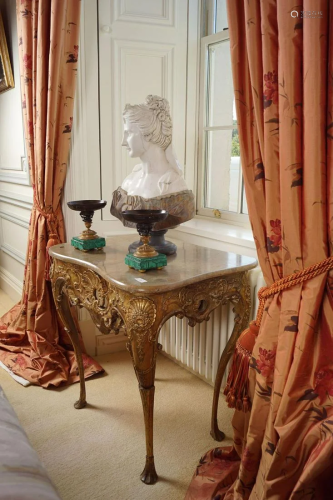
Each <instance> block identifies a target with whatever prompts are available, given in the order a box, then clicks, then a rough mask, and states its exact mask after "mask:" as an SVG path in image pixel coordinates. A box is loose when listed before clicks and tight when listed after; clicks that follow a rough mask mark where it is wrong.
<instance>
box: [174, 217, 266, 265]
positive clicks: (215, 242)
mask: <svg viewBox="0 0 333 500" xmlns="http://www.w3.org/2000/svg"><path fill="white" fill-rule="evenodd" d="M168 235H169V236H170V237H171V236H174V237H175V238H178V239H181V240H183V241H188V242H190V243H197V244H199V245H203V246H209V247H212V248H217V249H223V250H224V249H225V250H226V251H231V252H232V251H233V252H235V253H240V254H241V255H248V256H254V257H257V252H256V246H255V243H254V239H253V234H252V230H251V228H247V227H240V226H236V225H232V224H228V223H224V222H221V221H215V220H210V219H208V218H204V217H202V218H201V217H199V216H196V217H195V218H194V219H192V220H190V221H187V222H184V224H181V225H180V226H178V227H177V228H175V229H172V230H169V231H168Z"/></svg>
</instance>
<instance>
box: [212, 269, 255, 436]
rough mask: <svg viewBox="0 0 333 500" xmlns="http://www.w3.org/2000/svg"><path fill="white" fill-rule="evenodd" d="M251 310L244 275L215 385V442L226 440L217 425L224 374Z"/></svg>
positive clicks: (213, 422) (249, 295) (247, 283)
mask: <svg viewBox="0 0 333 500" xmlns="http://www.w3.org/2000/svg"><path fill="white" fill-rule="evenodd" d="M250 309H251V293H250V285H249V279H248V274H247V273H243V276H242V286H241V288H240V290H239V292H238V302H237V303H236V304H235V307H234V312H235V325H234V328H233V331H232V334H231V337H230V339H229V340H228V343H227V345H226V346H225V348H224V350H223V353H222V356H221V358H220V361H219V366H218V369H217V374H216V379H215V385H214V396H213V405H212V418H211V431H210V434H211V436H212V437H213V439H215V441H223V439H224V438H225V434H224V432H222V431H220V429H219V427H218V423H217V410H218V404H219V397H220V390H221V384H222V379H223V376H224V372H225V370H226V368H227V365H228V362H229V360H230V358H231V356H232V355H233V353H234V351H235V347H236V342H237V340H238V338H239V336H240V334H241V333H242V331H243V330H244V329H245V328H246V327H247V326H248V323H249V317H250Z"/></svg>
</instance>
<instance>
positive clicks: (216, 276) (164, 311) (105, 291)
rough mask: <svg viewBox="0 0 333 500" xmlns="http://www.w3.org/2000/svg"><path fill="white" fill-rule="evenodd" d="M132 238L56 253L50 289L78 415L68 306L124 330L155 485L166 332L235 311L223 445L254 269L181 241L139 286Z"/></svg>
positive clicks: (148, 471) (240, 259) (147, 475)
mask: <svg viewBox="0 0 333 500" xmlns="http://www.w3.org/2000/svg"><path fill="white" fill-rule="evenodd" d="M130 241H131V236H126V237H121V238H119V236H117V237H112V238H110V239H108V244H107V246H106V247H105V253H103V254H98V253H97V254H96V253H95V254H92V253H85V254H81V255H80V257H78V256H77V252H76V250H75V249H73V247H71V246H70V245H69V244H63V245H56V246H54V247H51V249H50V255H51V257H52V259H53V264H52V271H51V279H52V289H53V295H54V299H55V303H56V306H57V310H58V313H59V315H60V318H61V320H62V322H63V324H64V326H65V328H66V330H67V331H68V334H69V336H70V338H71V341H72V343H73V346H74V350H75V354H76V358H77V362H78V368H79V374H80V398H79V400H78V401H77V402H76V403H75V407H76V408H83V407H84V406H85V405H86V391H85V381H84V370H83V363H82V353H81V347H80V340H79V335H80V334H79V332H78V330H77V327H76V323H75V322H74V320H73V318H72V316H71V311H70V305H78V306H79V307H85V308H86V309H87V310H89V312H90V315H91V317H92V319H93V321H94V322H95V324H96V326H97V327H98V328H99V330H100V331H101V332H102V333H105V334H108V333H111V332H113V333H116V332H119V331H123V332H124V333H125V334H126V335H127V338H128V341H127V349H128V351H129V353H130V355H131V358H132V362H133V366H134V370H135V374H136V376H137V379H138V382H139V390H140V395H141V400H142V406H143V413H144V421H145V434H146V463H145V467H144V470H143V472H142V474H141V480H142V481H143V482H145V483H146V484H154V483H155V482H156V481H157V473H156V470H155V464H154V453H153V411H154V393H155V386H154V381H155V367H156V355H157V351H158V349H159V344H158V335H159V332H160V329H161V326H162V325H163V324H164V323H165V322H166V321H167V320H168V319H169V318H170V317H171V316H177V317H179V318H183V317H186V318H188V321H189V324H190V325H191V326H194V325H195V324H196V323H197V322H199V323H200V322H202V321H207V320H208V319H209V315H210V314H211V312H212V311H213V310H214V309H215V308H216V307H218V306H219V305H221V304H226V303H228V302H231V303H232V304H233V305H234V311H235V325H234V329H233V332H232V335H231V337H230V339H229V341H228V343H227V345H226V347H225V349H224V351H223V354H222V356H221V359H220V362H219V367H218V372H217V376H216V381H215V387H214V399H213V406H212V420H211V435H212V436H213V437H214V439H216V440H219V441H220V440H222V439H223V438H224V434H223V432H222V431H220V430H219V428H218V424H217V409H218V400H219V394H220V388H221V382H222V378H223V375H224V371H225V369H226V366H227V364H228V361H229V359H230V357H231V355H232V353H233V351H234V347H235V344H236V341H237V339H238V337H239V335H240V333H241V331H242V330H243V329H244V328H245V327H246V326H247V324H248V320H249V315H250V306H251V296H250V287H249V282H248V276H247V271H248V270H249V269H251V268H253V267H255V266H256V264H257V262H256V260H255V259H252V258H250V257H244V256H239V255H236V254H231V253H228V252H221V251H218V250H213V249H208V248H203V247H199V246H196V245H191V244H188V243H184V242H177V245H178V254H177V256H175V257H173V261H172V265H168V266H167V267H166V268H163V270H161V271H156V270H153V271H151V272H149V273H147V274H146V275H145V278H146V279H145V280H143V281H144V282H143V283H138V282H137V280H136V276H137V275H136V273H133V272H132V271H129V270H128V268H127V266H126V265H125V264H124V261H123V255H124V252H125V251H126V248H127V246H128V243H129V242H130Z"/></svg>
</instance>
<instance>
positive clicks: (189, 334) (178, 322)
mask: <svg viewBox="0 0 333 500" xmlns="http://www.w3.org/2000/svg"><path fill="white" fill-rule="evenodd" d="M249 280H250V287H251V300H252V307H251V318H250V319H253V318H254V316H255V314H256V311H257V307H258V298H257V293H258V290H259V288H261V287H262V286H265V282H264V279H263V275H262V272H261V270H260V268H259V267H257V268H255V269H252V270H251V271H249ZM232 307H233V306H232V304H228V305H224V306H220V307H218V308H216V309H215V310H214V311H213V313H212V314H211V317H210V320H209V321H204V322H203V323H201V324H197V325H196V326H194V327H190V326H189V325H188V324H187V320H186V318H183V319H179V318H176V317H172V318H170V319H169V321H168V322H167V323H166V324H165V325H164V326H163V327H162V329H161V332H160V335H159V342H160V343H161V344H162V346H163V350H162V353H163V354H164V355H166V356H167V357H169V358H171V359H172V360H173V361H175V362H176V363H178V364H180V365H181V366H183V367H184V368H186V369H188V370H189V371H191V372H192V373H194V374H195V375H198V376H199V377H200V378H202V379H204V380H205V381H206V382H208V383H209V384H211V385H214V382H215V377H216V372H217V368H218V364H219V360H220V357H221V354H222V352H223V349H224V348H225V346H226V344H227V342H228V340H229V338H230V335H231V333H232V329H233V326H234V313H233V311H232ZM227 373H228V370H226V374H225V377H224V378H225V380H223V382H222V387H223V386H224V385H225V382H226V376H227Z"/></svg>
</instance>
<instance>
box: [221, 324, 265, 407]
mask: <svg viewBox="0 0 333 500" xmlns="http://www.w3.org/2000/svg"><path fill="white" fill-rule="evenodd" d="M258 333H259V327H258V326H257V324H256V322H255V321H251V323H250V325H249V327H248V328H246V330H244V331H243V333H241V335H240V337H239V339H238V340H237V343H236V349H235V353H234V356H233V360H232V365H231V368H230V372H229V375H228V380H227V385H226V387H225V389H224V394H225V395H226V401H227V404H228V406H229V408H236V410H238V411H244V412H245V413H246V412H247V411H250V409H251V401H250V397H249V380H248V372H249V367H250V360H251V355H252V350H253V347H254V344H255V341H256V338H257V335H258Z"/></svg>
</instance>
